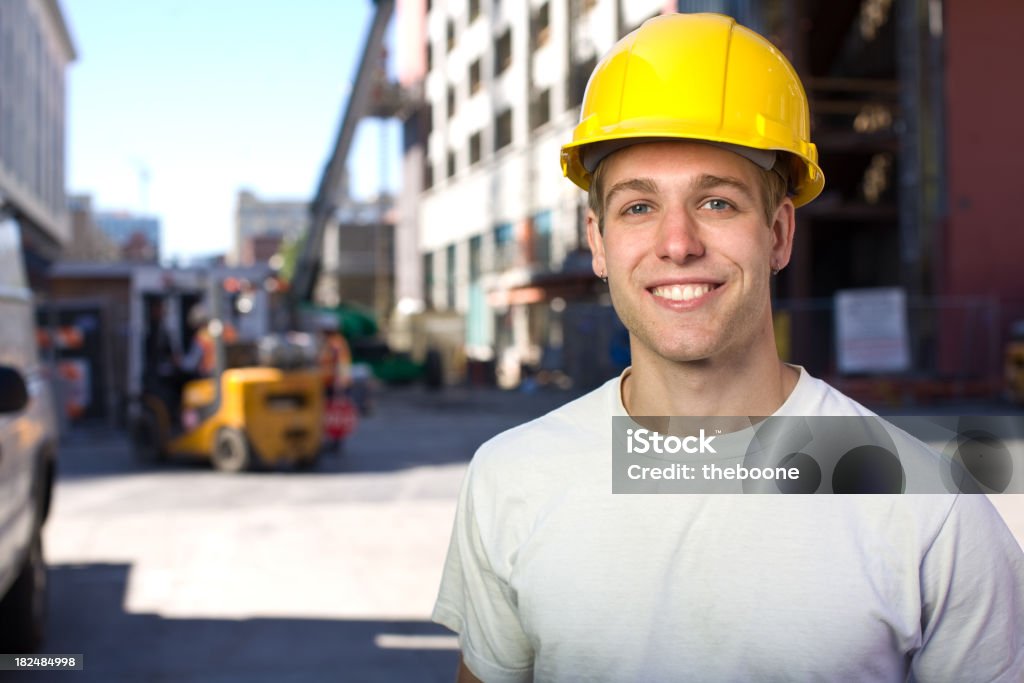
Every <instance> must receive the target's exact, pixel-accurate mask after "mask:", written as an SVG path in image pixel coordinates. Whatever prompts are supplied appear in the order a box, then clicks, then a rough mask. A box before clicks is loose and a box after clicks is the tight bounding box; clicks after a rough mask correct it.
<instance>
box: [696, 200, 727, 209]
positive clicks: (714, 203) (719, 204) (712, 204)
mask: <svg viewBox="0 0 1024 683" xmlns="http://www.w3.org/2000/svg"><path fill="white" fill-rule="evenodd" d="M702 208H708V209H711V210H712V211H726V210H728V209H731V208H732V205H731V204H730V203H729V202H727V201H725V200H724V199H709V200H708V201H706V202H704V206H703V207H702Z"/></svg>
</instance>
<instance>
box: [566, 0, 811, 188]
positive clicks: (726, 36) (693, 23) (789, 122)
mask: <svg viewBox="0 0 1024 683" xmlns="http://www.w3.org/2000/svg"><path fill="white" fill-rule="evenodd" d="M810 128H811V124H810V112H809V109H808V106H807V95H806V94H805V93H804V88H803V85H802V84H801V83H800V78H799V77H798V76H797V74H796V71H795V70H794V69H793V66H792V65H791V64H790V63H789V61H788V60H787V59H786V57H785V56H784V55H783V54H782V53H781V52H779V50H778V49H776V48H775V47H774V46H773V45H772V44H771V43H769V42H768V41H767V40H766V39H765V38H763V37H762V36H760V35H759V34H757V33H755V32H754V31H751V30H750V29H748V28H746V27H744V26H740V25H739V24H737V23H736V21H735V20H734V19H733V18H732V17H727V16H724V15H721V14H668V15H663V16H658V17H655V18H653V19H650V20H648V21H646V22H644V24H643V25H642V26H641V27H640V28H638V29H636V30H635V31H633V32H632V33H630V34H629V35H627V36H626V37H624V38H623V39H622V40H620V41H619V42H618V43H616V44H615V46H614V47H613V48H612V49H611V51H610V52H609V53H608V54H607V55H605V56H604V58H603V59H602V60H601V61H600V62H599V63H598V65H597V67H596V68H595V69H594V73H593V74H592V75H591V76H590V81H589V82H588V83H587V90H586V93H585V94H584V96H583V106H582V110H581V112H580V123H579V125H578V126H576V129H575V130H574V131H573V136H572V142H570V143H568V144H566V145H564V146H563V147H562V172H563V173H564V174H565V176H566V177H567V178H569V180H571V181H572V182H574V183H576V184H577V185H578V186H580V187H581V188H583V189H584V190H587V189H589V188H590V179H591V173H592V172H593V170H594V167H595V166H596V165H597V161H599V160H600V158H602V157H603V155H601V154H597V155H595V154H588V151H589V152H593V151H594V150H595V148H601V147H604V148H605V149H606V150H614V149H620V148H621V147H623V146H625V145H626V144H628V142H629V141H636V142H640V141H641V140H644V139H651V138H654V139H663V138H681V139H690V140H703V141H706V142H712V143H717V144H722V146H725V147H726V148H731V149H733V151H737V152H739V153H741V154H743V155H744V156H746V157H747V158H750V159H752V160H754V161H755V163H759V164H761V165H762V166H763V165H764V163H763V162H764V158H765V157H764V152H760V150H764V151H765V152H768V154H769V158H774V155H772V154H771V153H772V152H786V153H789V154H791V155H793V157H792V158H793V159H794V163H793V172H792V173H791V177H790V189H791V191H792V192H793V195H792V198H793V204H794V205H796V206H802V205H803V204H806V203H807V202H809V201H811V200H812V199H814V198H815V197H817V196H818V194H819V193H820V192H821V190H822V188H823V187H824V185H825V176H824V174H823V173H822V172H821V168H819V167H818V150H817V148H816V147H815V146H814V144H812V143H811V140H810ZM602 143H603V144H602ZM607 153H610V151H609V152H606V154H607ZM606 154H605V155H606ZM595 159H596V160H595ZM768 165H769V166H770V161H769V162H768Z"/></svg>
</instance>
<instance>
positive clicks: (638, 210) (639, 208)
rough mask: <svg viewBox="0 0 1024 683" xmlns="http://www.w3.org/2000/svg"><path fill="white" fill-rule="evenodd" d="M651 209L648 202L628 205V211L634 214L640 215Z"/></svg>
mask: <svg viewBox="0 0 1024 683" xmlns="http://www.w3.org/2000/svg"><path fill="white" fill-rule="evenodd" d="M650 210H651V207H650V206H649V205H647V204H633V205H632V206H627V207H626V213H628V214H631V215H634V216H639V215H642V214H645V213H648V212H649V211H650Z"/></svg>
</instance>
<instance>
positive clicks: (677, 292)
mask: <svg viewBox="0 0 1024 683" xmlns="http://www.w3.org/2000/svg"><path fill="white" fill-rule="evenodd" d="M712 289H714V286H712V285H667V286H663V287H655V288H654V289H653V290H652V293H653V294H654V296H659V297H661V298H662V299H671V300H672V301H691V300H693V299H699V298H700V297H702V296H704V295H705V294H707V293H708V292H710V291H711V290H712Z"/></svg>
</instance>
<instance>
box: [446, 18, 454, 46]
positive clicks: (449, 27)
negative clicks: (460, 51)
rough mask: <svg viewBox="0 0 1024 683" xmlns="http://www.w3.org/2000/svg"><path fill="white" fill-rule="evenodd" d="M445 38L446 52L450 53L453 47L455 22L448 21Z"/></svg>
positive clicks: (452, 20)
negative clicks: (446, 41)
mask: <svg viewBox="0 0 1024 683" xmlns="http://www.w3.org/2000/svg"><path fill="white" fill-rule="evenodd" d="M446 36H447V39H448V52H451V51H452V48H453V47H455V20H454V19H449V20H448V24H447V29H446Z"/></svg>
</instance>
